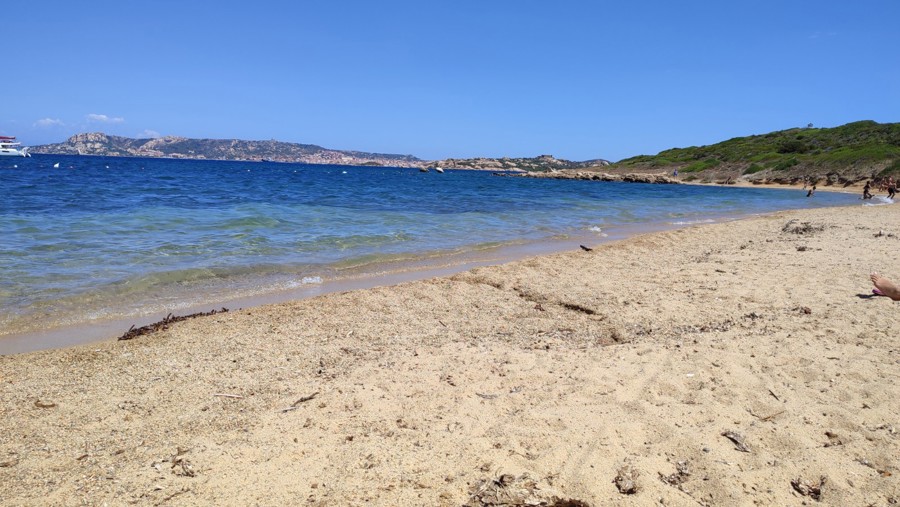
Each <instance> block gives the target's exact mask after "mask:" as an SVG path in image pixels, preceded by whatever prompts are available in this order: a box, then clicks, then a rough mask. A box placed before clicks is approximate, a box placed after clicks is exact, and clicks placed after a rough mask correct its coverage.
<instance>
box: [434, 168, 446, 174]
mask: <svg viewBox="0 0 900 507" xmlns="http://www.w3.org/2000/svg"><path fill="white" fill-rule="evenodd" d="M434 170H435V171H437V172H439V173H441V174H444V169H443V168H442V167H435V168H434Z"/></svg>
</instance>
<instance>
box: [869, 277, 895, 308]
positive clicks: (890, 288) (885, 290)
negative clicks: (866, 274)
mask: <svg viewBox="0 0 900 507" xmlns="http://www.w3.org/2000/svg"><path fill="white" fill-rule="evenodd" d="M870 278H871V279H872V283H873V284H875V290H873V292H875V293H876V294H879V295H881V296H887V297H889V298H891V299H893V300H894V301H900V287H898V286H897V285H896V284H894V282H892V281H890V280H888V279H887V278H885V277H883V276H881V275H879V274H878V273H872V275H871V277H870Z"/></svg>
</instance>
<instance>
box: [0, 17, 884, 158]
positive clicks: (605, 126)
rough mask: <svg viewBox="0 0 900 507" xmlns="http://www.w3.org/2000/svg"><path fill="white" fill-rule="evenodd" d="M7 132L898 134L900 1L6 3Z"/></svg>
mask: <svg viewBox="0 0 900 507" xmlns="http://www.w3.org/2000/svg"><path fill="white" fill-rule="evenodd" d="M7 11H8V12H15V13H16V16H15V17H14V18H10V19H8V20H7V22H5V23H4V27H3V32H2V33H3V37H2V39H3V46H4V48H5V51H4V53H5V59H6V65H5V70H4V72H3V74H4V77H3V82H2V83H3V84H2V85H0V90H2V91H3V97H4V99H3V106H2V108H0V134H4V135H16V136H18V137H19V140H20V141H23V142H24V143H25V144H29V145H36V144H44V143H50V142H59V141H62V140H64V139H66V138H67V137H68V136H70V135H72V134H75V133H78V132H95V131H102V132H106V133H109V134H116V135H123V136H128V137H149V136H157V135H163V136H165V135H176V136H185V137H201V138H238V139H277V140H280V141H288V142H299V143H310V144H318V145H321V146H325V147H328V148H335V149H348V150H363V151H373V152H383V153H400V154H412V155H416V156H418V157H421V158H425V159H440V158H449V157H456V158H463V157H476V156H497V157H500V156H510V157H524V156H536V155H540V154H553V155H555V156H557V157H559V158H566V159H570V160H586V159H594V158H606V159H610V160H619V159H622V158H626V157H630V156H634V155H639V154H655V153H657V152H659V151H660V150H664V149H667V148H672V147H684V146H693V145H703V144H711V143H715V142H718V141H721V140H725V139H729V138H732V137H736V136H744V135H751V134H759V133H765V132H770V131H773V130H781V129H786V128H791V127H796V126H801V125H806V124H807V123H810V122H811V123H813V124H814V125H816V126H821V127H832V126H837V125H842V124H844V123H847V122H851V121H857V120H875V121H878V122H896V121H900V28H898V24H897V23H898V20H900V2H898V1H896V0H857V1H854V2H848V1H846V0H842V1H836V0H819V1H792V0H780V1H776V0H757V1H723V2H709V1H692V0H686V1H681V2H674V1H671V0H665V1H655V0H652V1H651V0H648V1H634V2H624V1H621V0H620V1H615V2H611V1H565V0H560V1H558V2H549V1H530V0H517V1H512V0H510V1H506V0H496V1H493V0H481V1H468V0H461V1H452V2H451V1H440V2H437V1H436V2H426V1H418V2H412V1H408V2H407V1H392V0H383V1H371V0H369V1H340V0H334V1H329V2H325V1H318V2H308V1H295V2H287V1H285V2H276V1H265V0H261V1H255V2H247V1H244V2H234V1H231V0H224V1H221V0H220V1H216V2H211V1H210V2H200V1H190V0H180V1H155V2H131V1H127V0H116V1H90V0H87V1H85V2H72V1H64V2H63V1H44V0H32V1H30V2H27V3H26V2H14V3H13V4H12V5H7Z"/></svg>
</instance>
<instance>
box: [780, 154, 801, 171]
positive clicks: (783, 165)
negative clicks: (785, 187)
mask: <svg viewBox="0 0 900 507" xmlns="http://www.w3.org/2000/svg"><path fill="white" fill-rule="evenodd" d="M799 163H800V162H798V161H797V159H796V158H794V157H791V158H789V159H787V160H782V161H781V162H778V163H777V164H775V167H774V168H773V169H775V170H776V171H784V170H785V169H789V168H791V167H794V166H795V165H797V164H799Z"/></svg>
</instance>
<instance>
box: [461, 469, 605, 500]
mask: <svg viewBox="0 0 900 507" xmlns="http://www.w3.org/2000/svg"><path fill="white" fill-rule="evenodd" d="M532 505H535V506H537V505H541V506H547V507H590V504H588V503H587V502H583V501H581V500H577V499H567V498H563V497H561V496H560V495H559V494H557V493H556V492H554V491H553V490H551V489H549V488H545V487H541V485H539V484H538V481H535V480H534V479H532V478H531V477H529V476H528V474H522V475H520V476H518V477H516V476H515V475H512V474H503V475H501V476H500V477H498V478H496V479H485V480H483V481H481V482H480V483H478V484H476V485H475V487H474V488H473V489H472V492H471V494H470V495H469V500H468V501H467V502H466V503H464V504H463V507H488V506H490V507H525V506H532Z"/></svg>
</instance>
